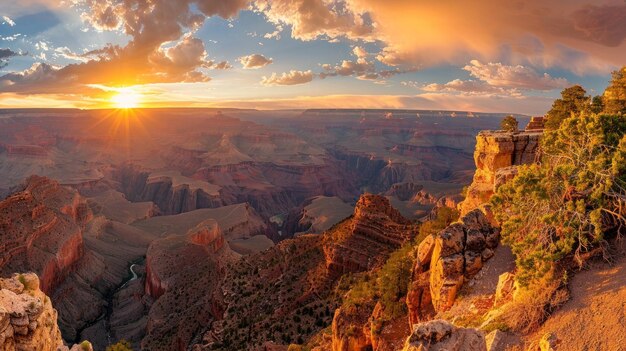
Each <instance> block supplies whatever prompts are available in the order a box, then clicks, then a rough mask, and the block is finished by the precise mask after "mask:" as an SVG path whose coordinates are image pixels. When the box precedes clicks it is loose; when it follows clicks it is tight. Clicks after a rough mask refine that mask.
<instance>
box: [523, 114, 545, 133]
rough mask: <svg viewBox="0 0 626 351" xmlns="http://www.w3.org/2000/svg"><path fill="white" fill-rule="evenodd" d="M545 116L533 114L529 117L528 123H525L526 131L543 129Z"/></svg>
mask: <svg viewBox="0 0 626 351" xmlns="http://www.w3.org/2000/svg"><path fill="white" fill-rule="evenodd" d="M544 122H545V117H543V116H533V117H531V118H530V121H529V122H528V125H526V131H531V130H543V129H544Z"/></svg>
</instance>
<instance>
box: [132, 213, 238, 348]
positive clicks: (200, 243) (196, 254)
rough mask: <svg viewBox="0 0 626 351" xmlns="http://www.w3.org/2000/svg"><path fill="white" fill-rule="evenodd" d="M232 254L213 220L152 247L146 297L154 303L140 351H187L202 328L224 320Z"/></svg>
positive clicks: (148, 260) (157, 241)
mask: <svg viewBox="0 0 626 351" xmlns="http://www.w3.org/2000/svg"><path fill="white" fill-rule="evenodd" d="M229 254H230V249H229V248H228V245H227V244H226V243H225V241H224V237H223V236H222V232H221V230H220V229H219V227H218V225H217V222H216V221H215V220H213V219H209V220H206V221H204V222H202V223H200V224H199V225H198V226H196V227H195V228H193V229H191V230H190V231H189V232H188V233H187V234H186V235H172V236H168V237H166V238H162V239H158V240H155V241H154V242H152V244H151V245H150V247H149V248H148V252H147V255H146V281H145V292H146V294H147V295H148V296H150V297H151V298H152V299H154V300H155V302H154V304H153V305H152V307H151V309H150V313H149V315H148V323H147V332H146V337H145V338H144V339H143V341H142V348H144V349H149V350H168V351H169V350H186V349H187V345H188V344H189V342H190V341H191V338H192V337H193V336H194V335H195V333H197V332H198V328H200V326H203V325H207V324H209V323H210V322H211V321H212V320H214V319H219V318H221V317H222V314H223V309H222V307H221V306H222V304H221V303H220V298H221V297H220V296H219V294H218V290H217V287H218V284H219V281H220V280H221V277H222V276H223V274H224V267H223V266H224V265H225V263H226V261H228V256H229Z"/></svg>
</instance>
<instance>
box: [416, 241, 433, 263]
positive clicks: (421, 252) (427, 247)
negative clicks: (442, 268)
mask: <svg viewBox="0 0 626 351" xmlns="http://www.w3.org/2000/svg"><path fill="white" fill-rule="evenodd" d="M435 238H436V237H435V235H429V236H427V237H426V238H424V240H422V242H421V243H420V244H419V245H418V246H417V261H418V262H419V265H420V266H427V265H429V264H430V260H431V258H432V256H433V251H434V250H435Z"/></svg>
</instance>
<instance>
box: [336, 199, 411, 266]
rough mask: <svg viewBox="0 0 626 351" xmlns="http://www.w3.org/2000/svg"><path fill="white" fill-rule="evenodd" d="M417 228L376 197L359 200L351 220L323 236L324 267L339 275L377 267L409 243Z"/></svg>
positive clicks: (384, 200) (385, 200)
mask: <svg viewBox="0 0 626 351" xmlns="http://www.w3.org/2000/svg"><path fill="white" fill-rule="evenodd" d="M416 231H417V226H415V225H414V224H412V223H411V222H410V221H409V220H407V219H406V218H404V217H403V216H402V215H401V214H400V212H398V211H397V210H396V209H394V208H393V207H392V206H391V204H390V203H389V200H388V199H387V198H385V197H383V196H380V195H372V194H365V195H363V196H361V198H360V199H359V201H358V202H357V204H356V208H355V209H354V216H353V217H352V218H350V219H348V220H346V221H344V222H341V223H339V224H338V225H336V226H335V227H334V228H332V229H331V230H329V231H328V232H326V233H325V234H324V253H325V256H326V266H327V267H328V269H329V270H330V271H331V272H334V273H336V274H343V273H348V272H360V271H365V270H371V269H373V268H376V267H380V266H381V265H382V264H383V263H384V262H385V260H386V259H387V257H388V256H389V254H390V253H391V252H393V251H395V250H397V249H398V248H400V246H402V244H404V243H406V242H408V241H409V240H411V239H412V238H413V237H414V236H415V234H416Z"/></svg>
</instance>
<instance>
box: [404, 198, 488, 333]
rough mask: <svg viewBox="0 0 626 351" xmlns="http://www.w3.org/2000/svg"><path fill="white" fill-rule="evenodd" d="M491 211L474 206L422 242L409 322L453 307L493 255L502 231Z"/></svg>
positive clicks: (411, 289)
mask: <svg viewBox="0 0 626 351" xmlns="http://www.w3.org/2000/svg"><path fill="white" fill-rule="evenodd" d="M488 211H489V210H488V208H484V207H483V208H481V209H475V210H472V211H470V212H469V213H467V214H466V215H465V216H463V217H461V219H460V220H459V221H458V222H456V223H453V224H451V225H450V226H448V227H447V228H445V229H444V230H442V231H441V232H439V233H438V234H436V235H432V236H430V237H427V238H426V239H424V240H423V241H422V242H421V243H420V245H419V246H418V249H417V258H416V260H415V266H414V267H413V272H412V276H411V283H410V285H409V292H408V294H407V299H406V303H407V307H408V310H409V325H413V324H415V323H418V322H420V321H425V320H429V319H430V318H432V317H433V316H434V315H435V314H436V313H437V312H443V311H446V310H448V309H450V308H451V307H452V305H453V304H454V301H455V299H456V295H457V293H458V291H459V289H460V288H461V287H462V286H463V284H464V283H465V282H466V281H468V280H469V279H471V278H472V277H473V276H475V275H476V274H477V273H478V272H479V271H480V270H481V268H482V266H483V263H484V262H485V261H487V260H489V259H490V258H491V257H493V255H494V251H493V250H494V249H495V248H496V246H497V245H498V240H499V236H500V231H499V229H497V228H495V227H494V226H493V224H492V223H490V222H489V219H488V214H486V212H488Z"/></svg>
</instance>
